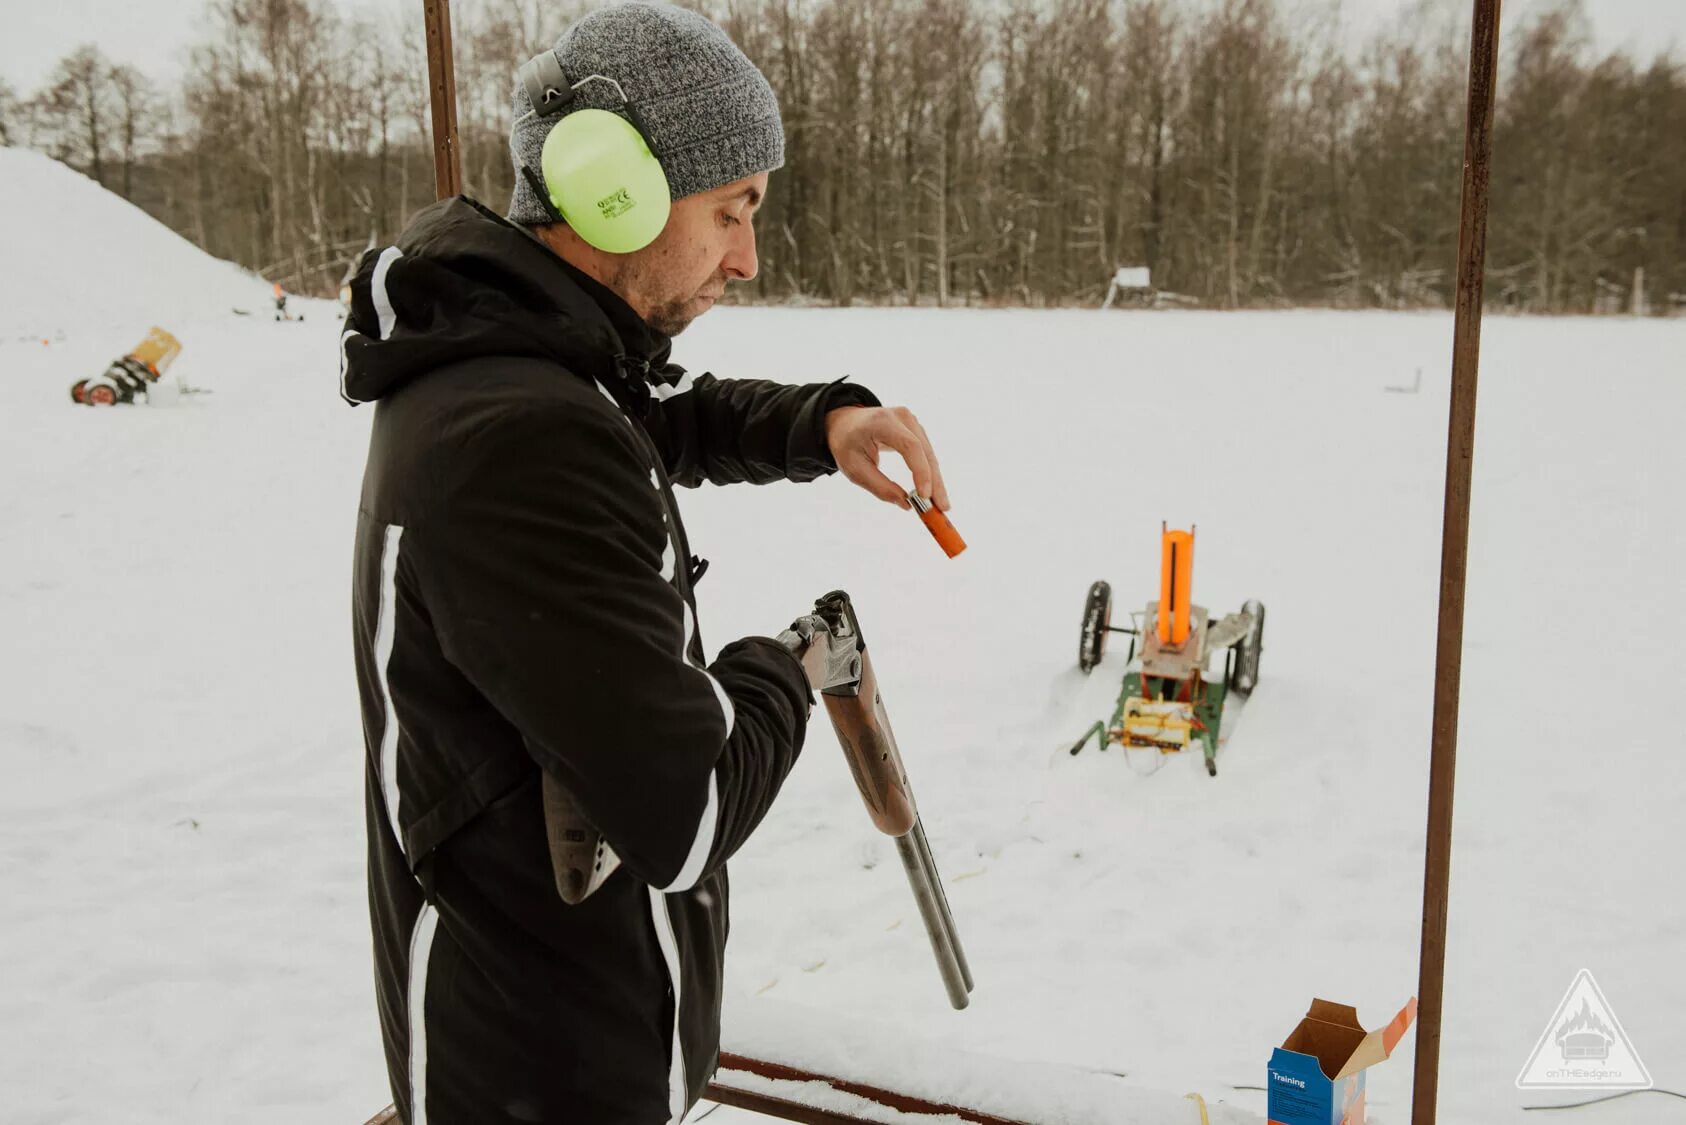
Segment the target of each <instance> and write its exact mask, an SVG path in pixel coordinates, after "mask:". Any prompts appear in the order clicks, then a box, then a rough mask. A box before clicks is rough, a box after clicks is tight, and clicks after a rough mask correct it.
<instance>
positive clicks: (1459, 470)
mask: <svg viewBox="0 0 1686 1125" xmlns="http://www.w3.org/2000/svg"><path fill="white" fill-rule="evenodd" d="M1498 70H1499V0H1475V16H1474V21H1473V24H1472V26H1471V29H1470V44H1469V112H1468V117H1467V119H1466V123H1465V126H1464V178H1463V212H1462V217H1461V219H1460V220H1459V225H1458V289H1457V298H1456V309H1455V314H1454V319H1453V327H1452V404H1451V412H1450V413H1451V420H1450V426H1449V429H1448V432H1447V436H1446V507H1445V516H1444V522H1443V523H1442V525H1441V531H1440V633H1439V639H1438V641H1437V644H1436V650H1435V662H1434V726H1433V731H1434V734H1433V743H1432V750H1431V752H1430V759H1429V780H1428V836H1427V848H1426V853H1425V856H1424V860H1423V932H1422V955H1421V963H1420V965H1419V969H1418V979H1417V1005H1418V1007H1417V1070H1416V1077H1415V1083H1414V1086H1413V1089H1412V1096H1411V1122H1412V1125H1434V1120H1435V1111H1436V1109H1437V1104H1436V1103H1437V1099H1438V1096H1439V1088H1440V1016H1441V997H1442V993H1443V991H1444V988H1445V982H1446V900H1447V895H1448V892H1449V889H1450V885H1451V877H1452V788H1453V778H1454V776H1455V772H1456V766H1457V756H1458V690H1459V686H1460V683H1461V680H1462V671H1463V668H1462V660H1463V643H1464V576H1465V572H1466V570H1467V564H1468V559H1469V493H1470V477H1471V475H1472V467H1473V465H1474V461H1475V391H1476V375H1477V372H1478V371H1479V369H1480V363H1481V294H1482V280H1483V276H1484V269H1485V266H1486V259H1487V185H1488V180H1489V174H1490V166H1491V162H1492V154H1493V102H1494V96H1495V92H1496V81H1497V77H1498Z"/></svg>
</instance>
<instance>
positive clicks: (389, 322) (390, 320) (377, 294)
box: [369, 246, 404, 340]
mask: <svg viewBox="0 0 1686 1125" xmlns="http://www.w3.org/2000/svg"><path fill="white" fill-rule="evenodd" d="M403 256H404V251H402V250H400V249H398V247H396V246H388V247H387V248H386V249H385V250H382V251H381V256H380V257H379V258H377V259H375V275H374V276H373V277H372V278H370V279H369V296H370V297H371V298H373V299H374V302H375V315H376V316H378V317H379V318H380V331H381V334H380V338H381V339H383V340H387V339H391V337H392V330H393V329H394V328H395V327H397V325H398V314H397V313H396V312H395V311H393V308H392V296H391V295H390V294H389V293H387V291H386V271H387V270H389V269H391V268H392V263H393V262H396V261H397V260H398V259H399V258H402V257H403Z"/></svg>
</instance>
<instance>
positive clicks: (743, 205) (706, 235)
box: [607, 172, 767, 336]
mask: <svg viewBox="0 0 1686 1125" xmlns="http://www.w3.org/2000/svg"><path fill="white" fill-rule="evenodd" d="M766 194H767V173H765V172H761V173H758V174H756V175H754V176H748V177H746V178H744V179H741V180H736V181H734V182H732V183H729V184H726V185H725V186H724V187H718V188H715V189H714V190H713V191H705V192H699V193H698V194H696V195H688V196H686V197H685V198H684V199H678V200H675V201H674V203H673V210H672V212H671V213H670V214H669V215H668V219H667V226H666V227H664V228H662V232H661V234H660V235H658V236H657V238H656V240H655V241H654V242H652V243H650V245H648V246H646V247H645V248H644V249H642V250H639V251H637V252H636V253H633V254H626V255H623V256H620V257H617V258H615V259H614V267H613V272H612V274H611V276H610V277H609V278H608V279H607V281H608V285H609V288H611V289H613V290H614V291H615V292H616V293H619V294H620V295H621V297H622V299H624V300H625V301H626V303H627V304H629V305H631V306H632V307H633V309H634V310H636V311H637V313H638V315H640V316H642V317H643V318H644V321H645V323H646V324H648V325H649V326H650V327H651V328H654V329H655V330H656V331H658V332H661V333H663V334H664V335H667V336H677V335H679V333H681V332H683V331H684V330H685V328H686V326H688V325H689V324H690V323H691V321H693V320H695V319H696V318H697V317H699V316H701V315H702V314H703V313H705V312H707V311H708V310H709V309H711V308H713V307H714V302H715V301H716V300H718V299H719V298H720V296H721V294H723V293H725V292H726V283H727V282H728V281H731V280H738V281H748V280H750V279H751V278H753V277H754V276H755V272H756V260H755V227H754V226H753V220H754V218H755V212H756V210H757V209H758V208H759V207H760V206H761V200H762V198H763V197H764V196H765V195H766Z"/></svg>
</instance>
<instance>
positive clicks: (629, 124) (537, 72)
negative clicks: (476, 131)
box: [521, 51, 673, 254]
mask: <svg viewBox="0 0 1686 1125" xmlns="http://www.w3.org/2000/svg"><path fill="white" fill-rule="evenodd" d="M521 80H522V82H523V83H524V84H525V86H526V89H527V97H528V99H529V100H530V101H531V102H532V103H533V112H534V113H535V114H537V115H538V116H540V117H559V119H558V120H557V122H556V124H554V125H552V126H551V127H550V132H549V133H547V134H546V135H545V138H544V155H543V157H542V158H541V159H540V162H539V167H540V171H541V173H542V179H541V178H540V177H539V176H535V175H534V174H533V172H532V169H530V168H528V167H526V166H525V164H523V166H522V168H521V171H522V174H523V175H525V176H526V177H527V182H528V185H529V186H531V187H532V188H533V190H534V191H536V192H537V193H538V195H539V199H540V200H541V201H542V202H543V203H544V204H545V205H546V206H547V207H548V208H550V210H551V212H552V213H553V214H554V215H555V216H556V217H557V218H558V219H560V220H562V221H563V222H565V223H567V224H568V225H569V226H570V227H572V228H574V230H575V231H577V232H578V233H579V236H580V237H581V238H583V239H585V240H586V241H587V242H588V243H590V244H591V245H593V246H595V247H597V248H598V249H599V250H606V251H608V252H609V253H611V254H630V253H632V252H633V251H634V250H642V249H643V248H644V247H646V246H648V245H649V244H650V243H652V242H654V241H655V240H656V236H657V235H659V234H661V232H662V228H663V227H665V226H667V216H668V212H669V211H670V210H671V209H672V207H673V198H672V194H671V192H670V191H669V188H668V185H667V173H665V172H663V171H662V166H661V162H660V161H658V160H657V159H656V157H655V154H654V153H653V152H652V151H651V149H650V144H649V140H648V137H647V134H646V133H645V132H644V130H643V128H642V127H641V125H640V123H639V121H638V116H637V111H636V110H634V109H633V107H632V103H631V102H629V101H627V98H626V93H625V91H623V90H621V86H620V83H619V82H616V81H615V80H614V79H613V78H607V77H605V76H603V75H601V74H593V75H590V76H588V77H586V78H582V79H580V80H579V81H578V82H570V81H568V77H567V75H566V74H565V73H563V70H562V64H561V62H560V61H559V60H558V59H557V57H556V52H555V51H545V52H544V53H543V54H540V55H538V56H537V57H535V58H533V59H531V60H530V61H529V62H528V63H527V64H526V65H525V66H523V67H522V68H521ZM588 82H607V83H608V84H609V85H611V86H613V87H614V88H615V92H616V93H618V94H620V97H621V103H622V105H623V106H625V108H626V112H627V114H628V117H630V118H631V119H630V120H628V117H622V116H620V115H619V114H617V113H612V112H610V111H609V110H606V109H574V110H572V111H570V110H569V108H568V107H569V106H570V105H572V104H573V101H574V92H575V91H576V90H578V89H579V88H580V87H581V86H584V85H585V84H586V83H588Z"/></svg>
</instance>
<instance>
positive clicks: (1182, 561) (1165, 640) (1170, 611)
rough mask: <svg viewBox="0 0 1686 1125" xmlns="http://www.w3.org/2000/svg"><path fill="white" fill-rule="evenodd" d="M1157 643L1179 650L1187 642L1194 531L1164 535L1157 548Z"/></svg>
mask: <svg viewBox="0 0 1686 1125" xmlns="http://www.w3.org/2000/svg"><path fill="white" fill-rule="evenodd" d="M1160 552H1161V557H1160V565H1159V620H1158V622H1157V623H1156V627H1157V629H1158V631H1159V643H1160V644H1162V645H1171V646H1172V647H1180V646H1181V645H1182V644H1183V642H1184V641H1186V640H1188V607H1189V605H1190V603H1191V601H1192V594H1193V590H1192V589H1191V587H1192V586H1193V584H1194V531H1193V529H1190V530H1188V531H1166V532H1164V533H1163V543H1162V544H1161V547H1160Z"/></svg>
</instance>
